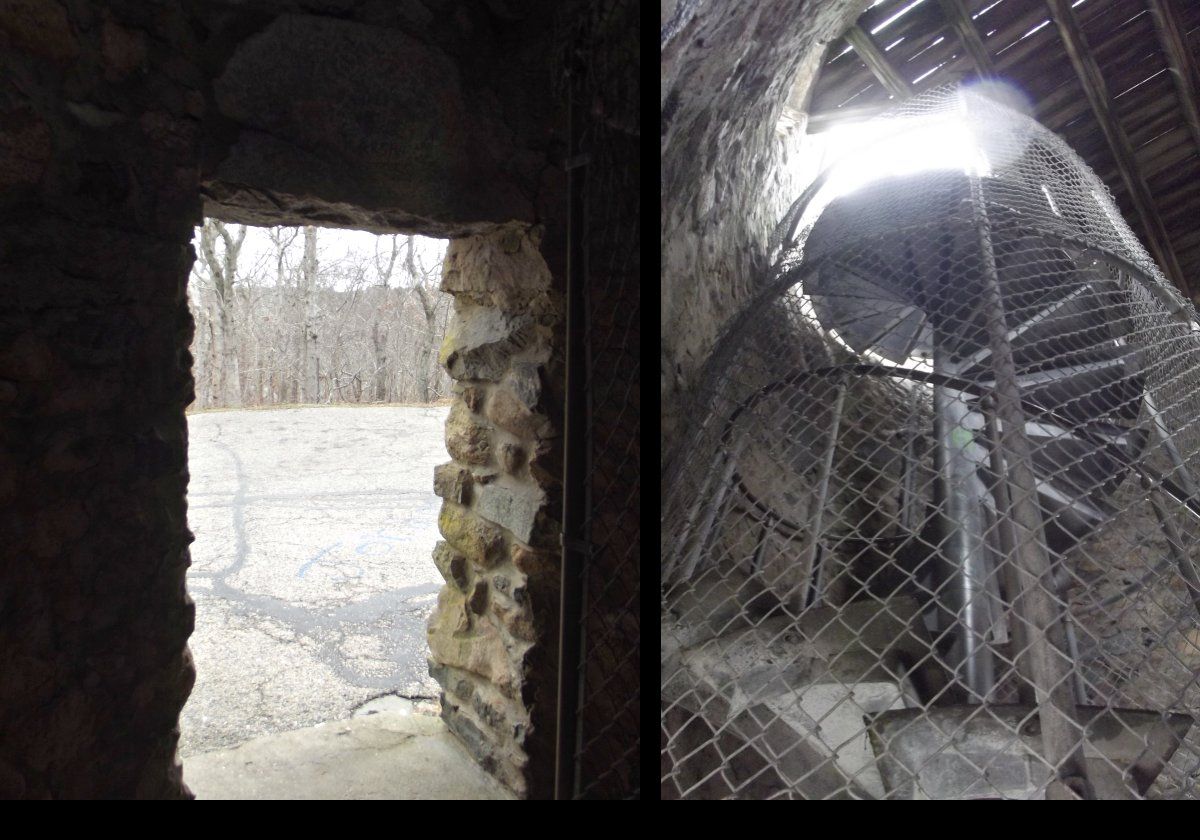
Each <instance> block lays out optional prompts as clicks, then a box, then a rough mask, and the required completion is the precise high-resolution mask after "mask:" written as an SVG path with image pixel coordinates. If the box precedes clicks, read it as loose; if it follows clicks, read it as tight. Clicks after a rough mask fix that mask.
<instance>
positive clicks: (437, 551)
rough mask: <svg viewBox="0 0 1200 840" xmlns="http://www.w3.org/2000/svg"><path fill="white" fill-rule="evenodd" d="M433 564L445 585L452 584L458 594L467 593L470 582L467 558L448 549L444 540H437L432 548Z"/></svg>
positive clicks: (448, 546) (447, 544)
mask: <svg viewBox="0 0 1200 840" xmlns="http://www.w3.org/2000/svg"><path fill="white" fill-rule="evenodd" d="M433 563H434V565H435V566H437V569H438V571H439V572H440V573H441V575H442V577H443V578H444V579H445V580H446V582H447V583H452V584H454V585H455V586H456V587H458V590H459V591H460V592H466V591H467V584H468V583H469V582H470V569H469V567H468V565H467V558H466V557H464V556H463V555H462V554H460V553H459V552H457V551H455V550H454V549H453V548H451V547H450V545H449V543H447V542H445V541H444V540H438V542H437V544H436V545H435V546H434V547H433Z"/></svg>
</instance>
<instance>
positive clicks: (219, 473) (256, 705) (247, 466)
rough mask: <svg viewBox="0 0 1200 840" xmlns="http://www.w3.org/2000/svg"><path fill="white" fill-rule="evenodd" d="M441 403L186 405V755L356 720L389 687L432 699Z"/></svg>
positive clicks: (426, 701)
mask: <svg viewBox="0 0 1200 840" xmlns="http://www.w3.org/2000/svg"><path fill="white" fill-rule="evenodd" d="M447 411H448V409H447V408H444V407H398V406H396V407H393V406H387V407H375V406H370V407H341V406H333V407H306V408H288V409H271V410H248V411H212V412H203V413H198V414H194V415H192V416H190V417H189V423H188V431H189V459H188V466H189V470H190V472H191V481H190V485H189V491H188V521H189V525H190V527H191V529H192V531H193V533H194V534H195V535H196V541H195V543H193V545H192V567H191V569H190V570H189V573H188V592H189V593H190V594H191V596H192V598H193V599H194V600H195V602H196V630H195V633H194V634H193V636H192V638H191V642H190V645H191V650H192V655H193V657H194V659H195V662H196V671H197V676H196V687H195V689H193V691H192V695H191V698H190V699H189V701H188V703H187V705H186V706H185V707H184V710H183V715H182V719H181V724H180V725H181V729H182V739H181V742H180V754H181V755H182V756H185V757H186V756H188V755H194V754H197V753H204V752H209V751H212V750H218V749H224V748H227V747H231V746H234V745H236V744H240V743H242V742H244V741H247V740H249V739H251V738H256V737H258V736H262V735H266V734H271V733H275V732H284V731H290V730H293V729H299V728H301V727H306V726H311V725H314V724H317V723H322V722H325V721H333V720H339V719H342V718H347V717H349V716H350V715H352V714H353V713H354V711H355V709H357V708H359V707H360V706H362V705H363V704H365V703H367V702H369V701H371V700H372V699H374V698H378V697H380V696H385V695H398V696H400V697H405V698H409V699H410V700H412V701H414V703H415V705H416V708H417V709H418V710H424V711H430V710H433V709H436V700H435V698H436V696H437V685H436V683H434V682H433V680H432V679H431V678H430V677H429V675H428V673H427V670H426V668H427V666H426V659H425V657H426V648H425V623H426V620H427V619H428V616H429V613H430V612H431V611H432V609H433V607H434V604H435V600H436V594H437V590H438V588H439V587H440V586H441V583H442V581H441V577H440V576H439V575H438V572H437V569H436V568H435V567H434V564H433V560H432V559H431V557H430V552H431V550H432V549H433V545H434V543H435V542H436V541H437V540H438V538H439V537H438V531H437V513H438V507H439V503H440V500H439V499H438V498H437V497H436V496H434V494H433V468H434V466H436V465H437V464H439V463H443V462H445V461H447V460H449V456H448V455H447V454H446V449H445V444H444V441H443V432H444V429H443V427H444V424H445V420H446V414H447Z"/></svg>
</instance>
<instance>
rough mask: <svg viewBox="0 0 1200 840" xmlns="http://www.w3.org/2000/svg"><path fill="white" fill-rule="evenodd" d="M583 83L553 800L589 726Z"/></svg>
mask: <svg viewBox="0 0 1200 840" xmlns="http://www.w3.org/2000/svg"><path fill="white" fill-rule="evenodd" d="M577 84H578V82H577V81H576V80H574V79H572V83H571V85H570V92H569V94H568V96H567V137H568V142H569V144H570V148H569V158H568V162H567V283H566V285H567V295H566V310H567V318H566V321H567V323H566V365H565V366H566V382H565V390H566V400H565V405H564V411H563V489H562V494H563V502H562V506H563V519H562V537H561V538H562V573H561V578H560V592H559V598H560V602H559V618H558V632H559V640H558V708H557V727H558V731H557V739H556V744H555V768H554V798H555V799H572V798H574V797H575V796H576V795H577V794H578V786H579V772H578V771H579V752H580V746H581V745H582V743H583V731H582V726H581V722H580V719H579V699H580V697H581V696H582V695H583V678H584V669H583V668H582V667H581V666H582V663H583V659H584V655H583V644H584V628H583V604H584V603H585V592H584V588H585V586H586V575H587V556H586V545H587V544H586V542H585V540H586V527H587V525H586V520H587V511H588V506H587V505H588V495H589V493H588V487H587V486H586V482H587V478H588V455H589V453H588V446H589V442H590V438H589V434H588V427H587V415H588V393H587V363H586V360H587V342H586V339H587V307H586V300H585V295H586V294H587V282H586V281H587V265H586V262H585V261H586V258H587V251H586V249H585V242H584V237H585V235H586V224H587V221H586V218H585V212H586V202H585V189H586V182H587V167H586V157H583V156H581V155H580V154H579V134H580V128H581V126H582V124H583V120H581V119H580V118H579V115H578V114H576V110H577V108H578V104H577V103H576V102H575V97H576V96H577V95H579V94H578V91H575V87H576V85H577Z"/></svg>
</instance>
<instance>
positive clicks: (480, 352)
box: [438, 302, 548, 382]
mask: <svg viewBox="0 0 1200 840" xmlns="http://www.w3.org/2000/svg"><path fill="white" fill-rule="evenodd" d="M543 340H544V336H543V335H542V330H541V329H540V328H539V327H538V324H537V320H536V319H535V318H534V317H533V316H532V315H527V314H510V313H505V312H502V311H501V310H499V309H492V308H490V307H483V306H472V305H466V306H462V305H460V304H459V303H458V302H456V308H455V314H454V318H453V319H452V320H451V323H450V327H449V328H448V329H447V330H446V338H445V339H444V340H443V341H442V347H441V350H440V351H439V353H438V361H439V362H441V364H442V367H444V368H445V369H446V371H447V372H448V373H449V374H450V376H451V377H453V378H454V379H467V380H484V381H488V382H498V381H500V379H501V378H502V377H503V376H504V373H505V371H506V370H507V369H508V365H509V362H510V360H511V359H512V357H513V356H515V355H516V354H518V353H520V352H522V351H523V350H524V349H525V348H526V347H528V346H530V345H532V344H534V343H535V342H541V341H543ZM547 355H548V352H547Z"/></svg>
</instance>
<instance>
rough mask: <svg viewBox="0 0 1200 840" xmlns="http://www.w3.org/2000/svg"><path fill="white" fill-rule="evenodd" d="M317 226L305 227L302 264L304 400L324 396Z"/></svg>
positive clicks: (302, 384)
mask: <svg viewBox="0 0 1200 840" xmlns="http://www.w3.org/2000/svg"><path fill="white" fill-rule="evenodd" d="M316 297H317V229H316V228H315V227H313V226H312V225H305V227H304V260H303V262H302V263H301V264H300V305H301V306H302V307H303V311H304V325H303V332H302V333H301V345H300V399H301V401H302V402H306V403H308V402H318V401H319V400H320V387H321V386H320V382H319V380H318V378H317V377H318V367H317V365H318V364H319V362H318V360H317V347H316V344H317V329H316V324H317V301H316Z"/></svg>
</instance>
